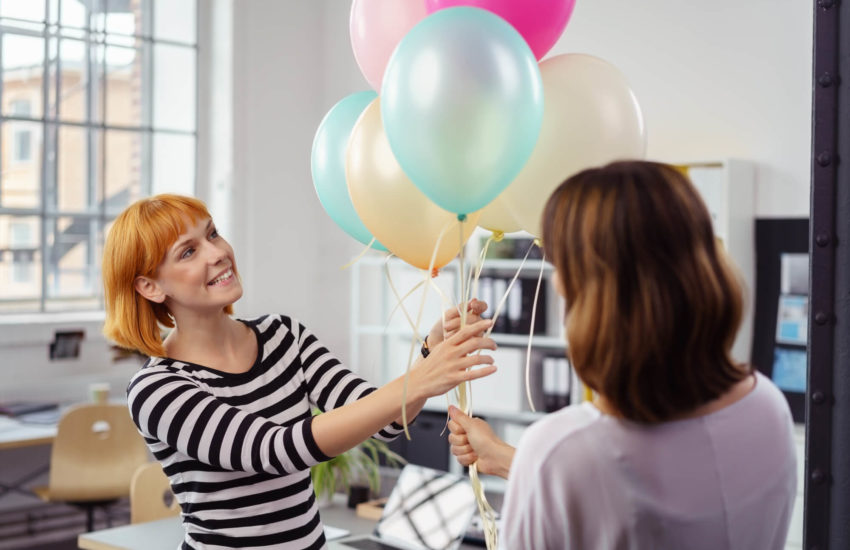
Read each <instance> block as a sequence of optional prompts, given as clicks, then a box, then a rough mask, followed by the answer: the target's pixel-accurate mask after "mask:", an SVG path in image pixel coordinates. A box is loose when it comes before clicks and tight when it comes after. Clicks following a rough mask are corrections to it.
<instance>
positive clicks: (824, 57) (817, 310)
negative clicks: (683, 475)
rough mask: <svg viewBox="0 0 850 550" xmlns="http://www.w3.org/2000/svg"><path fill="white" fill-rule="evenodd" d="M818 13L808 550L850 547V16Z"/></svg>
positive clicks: (831, 8) (823, 4) (818, 5)
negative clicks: (848, 82)
mask: <svg viewBox="0 0 850 550" xmlns="http://www.w3.org/2000/svg"><path fill="white" fill-rule="evenodd" d="M814 10H815V13H814V27H815V28H814V63H813V92H812V102H813V105H812V195H811V225H810V227H811V235H810V241H809V249H810V254H811V272H810V281H811V288H810V297H811V303H810V309H809V379H808V386H807V387H808V392H807V399H806V412H807V415H806V416H807V423H806V470H805V472H806V473H805V475H806V479H805V490H806V504H805V512H804V513H805V524H804V535H803V538H804V542H803V545H804V548H806V549H807V550H815V549H817V550H826V549H828V548H829V549H842V548H848V546H850V368H848V367H850V326H848V322H850V248H848V247H847V245H846V244H845V243H846V242H847V240H850V187H848V183H850V164H849V163H848V160H850V132H848V130H850V97H848V87H847V86H846V85H842V82H841V78H840V76H841V75H844V76H845V77H848V78H850V12H848V8H847V7H846V6H841V5H840V2H839V0H816V1H815V2H814ZM842 29H843V30H844V32H843V33H842V32H841V30H842ZM840 159H844V161H845V162H844V163H840V162H839V160H840Z"/></svg>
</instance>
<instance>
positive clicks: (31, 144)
mask: <svg viewBox="0 0 850 550" xmlns="http://www.w3.org/2000/svg"><path fill="white" fill-rule="evenodd" d="M41 128H42V125H41V123H39V122H20V121H16V120H13V121H7V122H4V123H3V125H2V143H3V151H2V158H3V163H2V173H0V186H2V187H0V206H3V207H4V208H37V207H38V206H39V204H40V196H41V154H42V139H41V134H42V130H41Z"/></svg>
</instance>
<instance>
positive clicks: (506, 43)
mask: <svg viewBox="0 0 850 550" xmlns="http://www.w3.org/2000/svg"><path fill="white" fill-rule="evenodd" d="M381 114H382V116H383V121H384V129H385V131H386V133H387V138H388V139H389V142H390V147H392V151H393V154H394V155H395V158H396V159H397V160H398V163H399V164H400V165H401V167H402V169H403V170H404V171H405V173H406V174H407V175H408V177H409V178H410V179H411V181H413V183H414V184H416V186H417V187H419V189H421V190H422V192H424V193H425V194H426V195H427V196H428V198H430V199H431V200H432V201H434V202H435V203H437V205H439V206H441V207H442V208H444V209H446V210H449V211H452V212H457V213H459V214H467V213H469V212H474V211H476V210H479V209H481V208H482V207H484V206H485V205H486V204H487V203H489V202H490V201H491V200H493V199H494V198H495V197H496V196H497V195H498V194H499V193H500V192H501V191H502V190H503V189H504V188H505V187H506V186H507V185H508V184H509V183H510V182H511V181H512V180H513V179H514V177H515V176H516V175H517V174H518V173H519V171H520V169H521V168H522V166H523V165H524V164H525V162H526V160H527V159H528V157H529V155H530V154H531V151H532V149H534V143H535V141H536V140H537V135H538V134H539V132H540V125H541V123H542V116H543V88H542V85H541V82H540V71H539V70H538V68H537V62H536V61H535V59H534V55H533V54H532V53H531V50H529V48H528V45H527V44H526V43H525V41H524V40H523V39H522V37H521V36H520V35H519V34H518V33H517V32H516V31H515V30H514V29H513V27H511V26H510V25H509V24H507V23H506V22H505V21H504V19H502V18H500V17H498V16H496V15H493V14H492V13H490V12H488V11H485V10H481V9H478V8H465V7H464V8H451V9H445V10H440V11H438V12H437V13H435V14H433V15H429V16H428V17H426V18H425V19H423V20H422V21H421V22H420V23H419V24H417V25H416V26H415V27H414V28H413V29H412V30H411V31H410V32H408V33H407V35H406V36H405V37H404V38H403V39H402V41H401V42H400V43H399V45H398V48H396V50H395V53H393V56H392V58H390V62H389V64H388V65H387V72H386V74H385V75H384V83H383V86H382V87H381Z"/></svg>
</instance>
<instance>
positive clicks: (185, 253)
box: [180, 247, 195, 260]
mask: <svg viewBox="0 0 850 550" xmlns="http://www.w3.org/2000/svg"><path fill="white" fill-rule="evenodd" d="M194 253H195V249H194V248H192V247H189V248H187V249H186V250H184V251H183V254H180V259H181V260H185V259H186V258H188V257H189V256H191V255H192V254H194Z"/></svg>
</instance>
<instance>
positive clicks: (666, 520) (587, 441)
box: [501, 374, 797, 550]
mask: <svg viewBox="0 0 850 550" xmlns="http://www.w3.org/2000/svg"><path fill="white" fill-rule="evenodd" d="M796 492H797V468H796V456H795V447H794V438H793V423H792V419H791V413H790V411H789V409H788V405H787V402H786V401H785V398H784V396H783V395H782V393H781V392H780V391H779V390H778V389H777V388H776V386H775V385H774V384H773V383H772V382H771V381H770V380H769V379H767V378H766V377H764V376H763V375H761V374H756V384H755V387H754V388H753V390H752V391H751V392H750V393H749V394H747V395H746V396H745V397H743V398H742V399H740V400H738V401H736V402H735V403H732V404H731V405H729V406H727V407H725V408H723V409H721V410H718V411H716V412H713V413H710V414H707V415H704V416H700V417H695V418H689V419H685V420H678V421H674V422H665V423H661V424H656V425H644V424H639V423H635V422H631V421H628V420H623V419H618V418H615V417H613V416H609V415H606V414H603V413H601V412H600V411H599V410H598V409H597V408H596V407H594V406H593V405H592V404H590V403H582V404H580V405H574V406H571V407H567V408H565V409H563V410H561V411H558V412H556V413H553V414H550V415H548V416H546V417H545V418H543V419H542V420H540V421H538V422H536V423H535V424H534V425H533V426H531V427H530V428H529V429H528V430H527V431H526V433H525V434H524V435H523V438H522V440H521V441H520V443H519V447H518V449H517V453H516V456H515V458H514V461H513V464H512V466H511V471H510V476H509V482H508V489H507V494H506V497H505V505H504V507H503V510H502V522H503V523H502V525H503V528H502V533H501V538H502V544H501V547H502V548H509V549H515V548H517V549H518V548H529V549H531V548H533V549H534V550H545V549H552V550H555V549H557V550H564V549H568V548H581V549H599V550H601V549H629V550H638V549H640V550H643V549H647V550H649V549H652V550H667V549H670V550H672V549H682V548H688V549H689V550H703V549H705V550H709V549H710V550H722V549H729V550H733V549H734V550H739V549H740V550H744V549H754V548H758V549H764V550H769V549H781V548H783V546H784V544H785V538H786V536H787V534H788V524H789V521H790V518H791V512H792V509H793V505H794V499H795V496H796Z"/></svg>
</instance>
